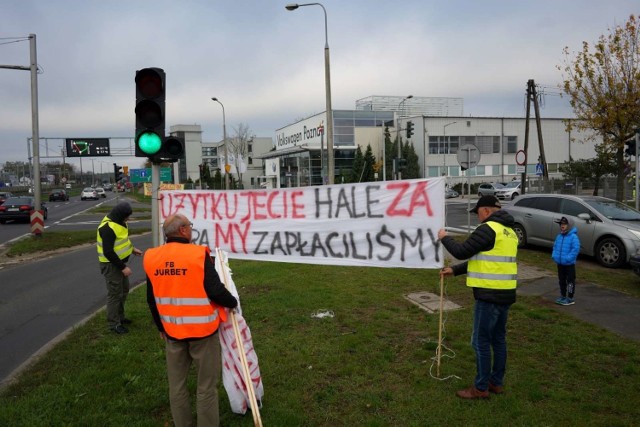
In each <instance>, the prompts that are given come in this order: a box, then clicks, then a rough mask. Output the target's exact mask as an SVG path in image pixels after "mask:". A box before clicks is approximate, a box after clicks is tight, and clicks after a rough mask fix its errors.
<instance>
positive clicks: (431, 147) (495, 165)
mask: <svg viewBox="0 0 640 427" xmlns="http://www.w3.org/2000/svg"><path fill="white" fill-rule="evenodd" d="M409 121H411V122H413V124H414V135H413V136H412V138H411V139H410V140H409V141H410V143H411V144H413V146H414V148H415V151H416V153H417V154H418V158H419V159H420V166H421V170H422V171H423V176H424V177H436V176H447V177H449V178H450V180H449V183H450V184H455V183H457V182H460V181H462V180H463V173H462V171H461V169H460V165H459V164H458V159H457V155H458V150H459V148H460V147H462V146H463V145H465V144H473V145H474V146H476V147H477V148H478V149H479V150H480V154H481V157H480V161H479V162H478V165H477V166H476V167H474V168H471V169H469V170H468V175H469V176H470V177H471V182H481V181H501V182H504V181H510V180H512V179H513V178H516V179H519V178H520V174H519V173H517V167H516V166H517V165H516V159H515V157H516V153H517V152H518V151H519V150H524V148H525V147H524V144H525V129H526V119H524V118H504V117H463V116H450V117H427V116H414V117H408V118H400V119H399V123H400V126H399V127H400V129H406V123H407V122H409ZM540 123H541V129H542V132H541V133H542V141H543V149H544V155H545V156H544V157H545V159H546V161H547V167H548V173H549V177H558V178H559V177H561V175H562V174H561V173H560V172H559V170H558V166H559V165H561V164H562V163H564V162H566V161H568V160H569V159H570V158H573V159H574V160H578V159H589V158H593V157H595V155H596V153H595V149H594V146H595V144H596V143H600V142H601V141H602V139H601V138H599V137H598V138H595V139H593V140H590V139H589V135H590V134H587V133H583V132H577V131H575V130H574V131H572V132H571V133H569V132H568V131H567V130H566V123H565V120H564V119H541V120H540ZM400 136H401V137H402V138H403V140H405V141H406V134H405V133H404V132H403V131H401V133H400ZM539 157H540V144H539V142H538V132H537V128H536V122H535V119H530V123H529V142H528V147H527V162H526V172H527V175H528V176H533V177H535V176H537V175H536V166H537V164H538V163H539ZM538 172H539V168H538Z"/></svg>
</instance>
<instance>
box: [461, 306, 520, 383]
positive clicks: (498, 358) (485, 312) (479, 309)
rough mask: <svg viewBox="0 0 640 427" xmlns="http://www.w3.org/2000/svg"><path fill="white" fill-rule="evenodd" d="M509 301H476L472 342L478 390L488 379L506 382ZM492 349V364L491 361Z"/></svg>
mask: <svg viewBox="0 0 640 427" xmlns="http://www.w3.org/2000/svg"><path fill="white" fill-rule="evenodd" d="M509 307H511V305H510V304H507V305H500V304H492V303H489V302H485V301H480V300H478V301H476V304H475V307H474V312H473V334H472V336H471V346H472V347H473V349H474V350H475V351H476V370H477V375H476V380H475V386H476V388H477V389H478V390H482V391H485V390H487V389H488V388H489V382H491V384H493V385H496V386H501V385H503V382H504V373H505V369H506V366H507V317H508V316H509ZM491 350H493V366H492V365H491Z"/></svg>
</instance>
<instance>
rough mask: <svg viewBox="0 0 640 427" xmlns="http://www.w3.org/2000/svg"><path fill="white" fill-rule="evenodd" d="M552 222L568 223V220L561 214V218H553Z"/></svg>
mask: <svg viewBox="0 0 640 427" xmlns="http://www.w3.org/2000/svg"><path fill="white" fill-rule="evenodd" d="M553 222H555V223H556V224H569V220H568V219H567V217H566V216H563V217H562V218H560V219H556V220H555V221H553Z"/></svg>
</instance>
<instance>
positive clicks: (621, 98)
mask: <svg viewBox="0 0 640 427" xmlns="http://www.w3.org/2000/svg"><path fill="white" fill-rule="evenodd" d="M639 26H640V19H638V18H636V17H635V16H634V15H631V16H630V17H629V20H628V21H627V22H626V23H625V25H622V26H615V27H614V28H613V29H609V34H607V35H602V36H600V38H599V39H598V41H597V42H596V43H595V44H594V45H593V46H591V45H589V43H587V42H583V44H582V51H580V52H578V53H576V54H575V57H572V55H571V54H570V52H569V48H568V47H565V48H564V55H565V60H564V65H563V66H559V67H558V69H560V70H561V71H563V80H564V81H563V85H562V89H563V90H564V92H565V93H566V94H567V95H568V96H569V102H570V103H571V106H572V107H573V110H574V113H575V114H576V117H577V119H578V120H575V121H573V120H572V121H569V122H568V124H567V128H568V130H569V131H570V130H571V129H572V128H576V129H579V130H587V129H590V130H593V131H595V133H596V135H599V136H600V137H602V139H603V141H604V144H605V145H606V146H608V147H610V151H611V152H612V153H613V154H612V157H613V159H614V161H615V163H616V164H617V165H618V170H617V181H616V184H617V188H616V199H618V200H622V198H623V195H624V180H625V173H624V164H625V162H624V148H625V141H627V140H628V139H629V138H631V137H632V136H633V135H634V132H635V129H636V128H638V127H640V30H639Z"/></svg>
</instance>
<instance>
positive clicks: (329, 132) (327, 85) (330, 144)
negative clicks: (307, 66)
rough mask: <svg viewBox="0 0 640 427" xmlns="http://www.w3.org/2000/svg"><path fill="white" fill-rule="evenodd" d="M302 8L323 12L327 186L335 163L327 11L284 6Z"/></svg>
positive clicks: (295, 4) (331, 177)
mask: <svg viewBox="0 0 640 427" xmlns="http://www.w3.org/2000/svg"><path fill="white" fill-rule="evenodd" d="M302 6H320V7H321V8H322V11H323V12H324V84H325V95H326V98H327V99H326V110H327V163H328V166H327V174H328V175H329V185H331V184H333V183H334V176H335V172H334V170H335V163H334V160H333V157H334V153H333V110H332V109H331V68H330V65H329V33H328V31H327V10H326V9H325V8H324V6H323V5H322V4H320V3H304V4H297V3H292V4H288V5H286V6H285V8H286V9H287V10H296V9H297V8H299V7H302Z"/></svg>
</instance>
